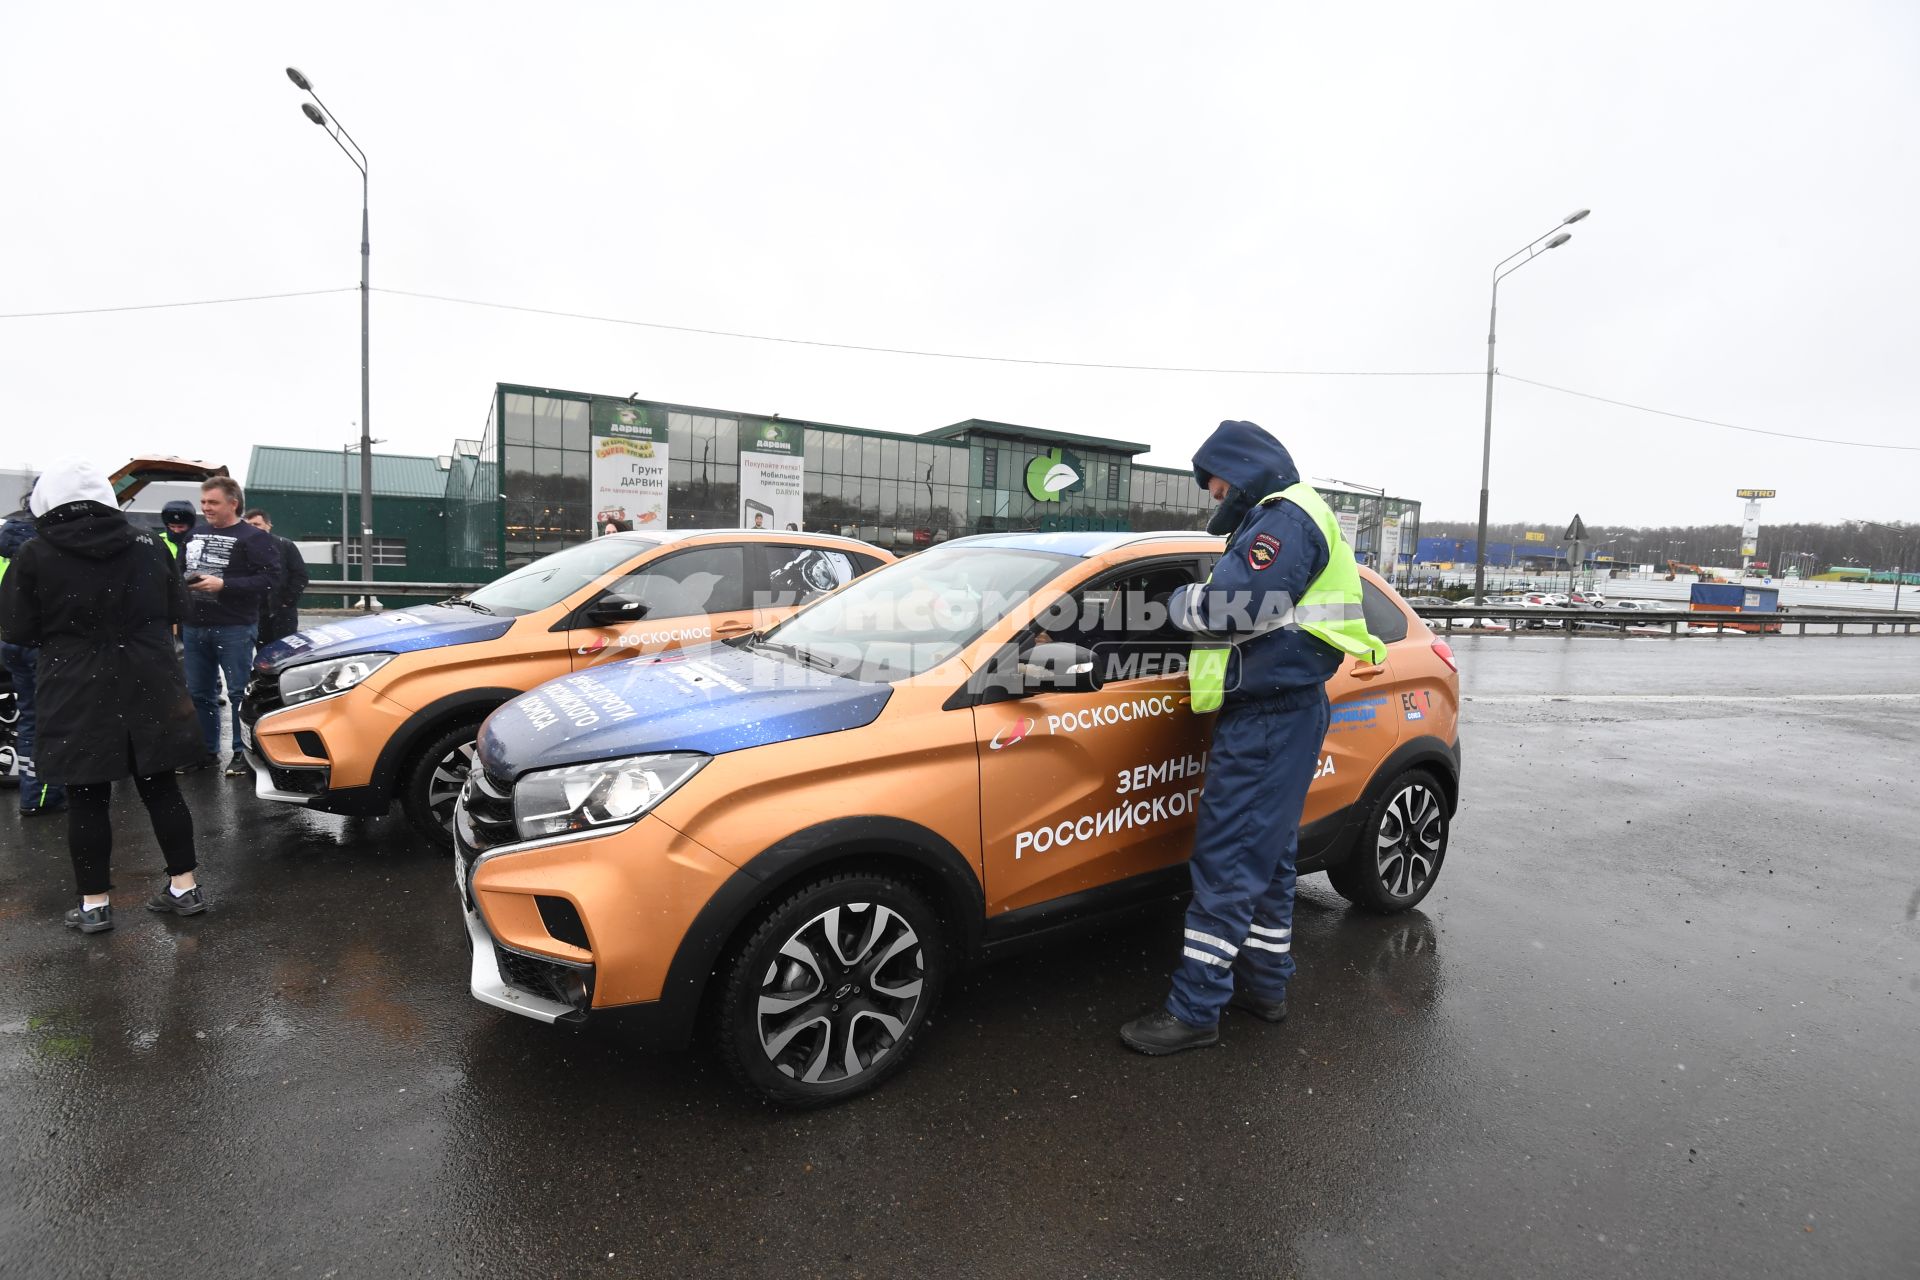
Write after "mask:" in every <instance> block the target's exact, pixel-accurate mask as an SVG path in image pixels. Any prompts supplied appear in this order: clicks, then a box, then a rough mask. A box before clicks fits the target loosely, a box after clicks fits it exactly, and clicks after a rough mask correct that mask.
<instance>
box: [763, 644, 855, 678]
mask: <svg viewBox="0 0 1920 1280" xmlns="http://www.w3.org/2000/svg"><path fill="white" fill-rule="evenodd" d="M753 647H754V648H756V649H766V650H769V651H771V652H773V653H783V654H785V655H787V656H788V657H790V658H792V659H793V660H794V661H795V662H797V663H799V664H800V665H801V666H803V667H812V668H813V669H814V670H815V671H832V670H833V669H834V667H835V663H834V661H833V659H832V658H829V657H827V656H826V655H824V654H819V653H815V652H813V650H811V649H808V648H805V647H804V646H801V645H797V644H777V643H772V642H769V641H766V640H762V641H760V642H759V643H758V644H756V645H754V646H753Z"/></svg>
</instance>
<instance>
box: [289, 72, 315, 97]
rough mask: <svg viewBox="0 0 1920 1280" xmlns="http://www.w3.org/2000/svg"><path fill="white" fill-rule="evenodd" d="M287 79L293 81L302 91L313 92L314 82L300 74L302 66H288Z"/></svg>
mask: <svg viewBox="0 0 1920 1280" xmlns="http://www.w3.org/2000/svg"><path fill="white" fill-rule="evenodd" d="M287 79H289V80H291V81H293V84H294V87H295V88H297V89H299V90H300V91H301V92H302V93H311V92H313V82H312V81H311V80H309V79H307V78H306V77H305V76H303V75H301V74H300V68H298V67H288V68H287Z"/></svg>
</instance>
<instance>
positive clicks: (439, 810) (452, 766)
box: [427, 739, 475, 831]
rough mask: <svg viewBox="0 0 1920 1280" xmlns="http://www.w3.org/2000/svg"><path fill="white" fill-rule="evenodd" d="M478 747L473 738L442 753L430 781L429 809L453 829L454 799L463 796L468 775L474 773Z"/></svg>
mask: <svg viewBox="0 0 1920 1280" xmlns="http://www.w3.org/2000/svg"><path fill="white" fill-rule="evenodd" d="M474 746H475V743H474V742H473V741H472V740H471V739H469V740H468V741H466V742H463V743H461V744H460V745H459V746H457V747H455V748H454V749H453V750H451V751H449V752H447V754H446V755H444V756H441V757H440V760H439V762H438V763H437V764H435V765H434V766H433V776H432V777H431V778H429V779H428V780H427V812H428V813H430V814H432V815H433V820H434V821H435V822H437V823H439V824H440V825H441V826H443V827H445V828H446V829H447V830H448V831H451V830H453V805H454V801H456V800H458V799H459V798H460V792H461V791H462V790H463V789H464V788H465V787H466V785H467V775H468V774H470V773H472V772H473V752H474Z"/></svg>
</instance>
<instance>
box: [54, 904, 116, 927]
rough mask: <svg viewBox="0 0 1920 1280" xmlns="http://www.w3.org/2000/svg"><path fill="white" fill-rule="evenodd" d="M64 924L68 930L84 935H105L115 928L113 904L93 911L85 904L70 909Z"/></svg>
mask: <svg viewBox="0 0 1920 1280" xmlns="http://www.w3.org/2000/svg"><path fill="white" fill-rule="evenodd" d="M64 923H65V924H66V926H67V928H69V929H78V930H79V931H80V932H82V933H105V932H106V931H107V930H109V929H111V928H113V904H112V903H108V904H106V905H104V906H98V907H95V908H93V909H92V910H91V911H89V910H88V909H87V908H86V906H85V905H84V904H82V905H81V906H77V907H68V908H67V914H66V918H65V920H64Z"/></svg>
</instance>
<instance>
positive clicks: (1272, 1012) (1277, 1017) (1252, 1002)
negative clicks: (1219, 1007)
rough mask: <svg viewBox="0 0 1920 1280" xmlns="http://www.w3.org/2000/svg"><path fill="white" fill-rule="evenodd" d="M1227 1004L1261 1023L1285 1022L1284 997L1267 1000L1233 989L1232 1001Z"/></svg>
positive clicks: (1285, 1000)
mask: <svg viewBox="0 0 1920 1280" xmlns="http://www.w3.org/2000/svg"><path fill="white" fill-rule="evenodd" d="M1227 1003H1228V1004H1230V1005H1231V1006H1233V1007H1234V1008H1235V1009H1240V1010H1243V1011H1245V1012H1247V1013H1250V1014H1252V1015H1253V1016H1254V1017H1256V1018H1259V1019H1260V1020H1261V1021H1263V1022H1285V1021H1286V1020H1287V998H1286V997H1285V996H1281V997H1280V998H1279V999H1278V1000H1267V999H1264V998H1262V997H1260V996H1257V995H1255V994H1253V992H1251V991H1243V990H1240V989H1239V988H1235V990H1234V993H1233V999H1232V1000H1229V1001H1228V1002H1227Z"/></svg>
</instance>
